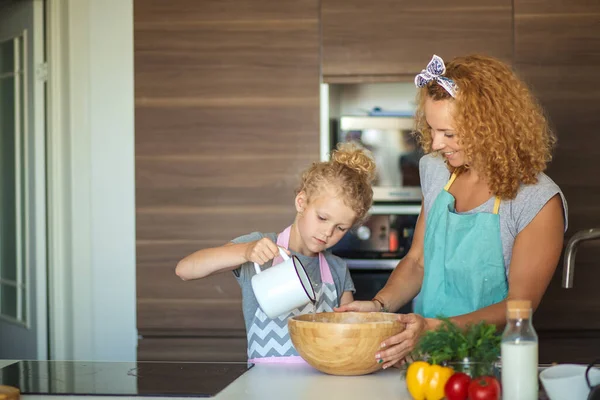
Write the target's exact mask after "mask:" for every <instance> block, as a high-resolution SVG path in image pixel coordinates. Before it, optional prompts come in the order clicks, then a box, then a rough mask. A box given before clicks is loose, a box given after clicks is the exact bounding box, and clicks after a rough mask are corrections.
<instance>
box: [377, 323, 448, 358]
mask: <svg viewBox="0 0 600 400" xmlns="http://www.w3.org/2000/svg"><path fill="white" fill-rule="evenodd" d="M398 321H400V322H402V323H404V324H405V329H404V330H403V331H402V332H400V333H399V334H397V335H395V336H392V337H390V338H389V339H386V340H384V341H383V342H382V343H381V350H380V351H379V352H378V353H377V354H375V358H376V359H377V361H378V362H379V363H383V369H386V368H388V367H391V366H393V365H395V364H397V363H398V364H402V361H403V360H404V358H405V357H406V356H408V355H409V354H410V352H411V351H413V349H414V348H415V346H416V345H417V343H418V342H419V338H420V337H421V335H422V334H423V333H424V332H425V331H426V330H429V329H434V327H435V326H437V325H438V324H439V322H440V321H439V320H436V319H431V318H423V317H422V316H420V315H418V314H398Z"/></svg>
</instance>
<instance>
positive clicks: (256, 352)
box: [247, 226, 338, 363]
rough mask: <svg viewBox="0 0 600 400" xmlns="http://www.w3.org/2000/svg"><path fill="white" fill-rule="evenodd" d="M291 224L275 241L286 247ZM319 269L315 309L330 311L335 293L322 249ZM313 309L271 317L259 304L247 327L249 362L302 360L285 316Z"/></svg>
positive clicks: (278, 261) (301, 309) (301, 361)
mask: <svg viewBox="0 0 600 400" xmlns="http://www.w3.org/2000/svg"><path fill="white" fill-rule="evenodd" d="M291 230H292V227H291V226H288V227H287V228H286V229H285V230H284V231H283V232H281V233H280V234H279V235H278V236H277V245H278V246H280V247H283V248H286V249H287V248H288V246H289V243H290V232H291ZM282 261H283V259H282V258H281V256H278V257H276V258H275V259H274V260H273V265H276V264H279V263H280V262H282ZM319 270H320V272H321V282H322V283H321V284H314V283H313V285H314V290H315V296H316V299H317V302H316V312H330V311H333V308H334V307H337V305H338V294H337V289H336V287H335V284H334V282H333V277H332V276H331V270H330V269H329V264H328V263H327V260H326V259H325V256H324V255H323V253H322V252H321V253H319ZM311 311H313V305H312V304H307V305H306V306H304V307H303V308H296V309H295V310H293V311H291V312H290V313H288V314H284V315H280V316H279V317H277V318H274V319H271V318H269V317H267V315H266V314H265V313H264V312H263V311H262V310H261V309H260V307H258V308H257V309H256V313H255V314H254V318H253V319H252V323H251V324H250V329H249V330H248V333H247V337H248V362H251V363H305V362H306V361H304V360H303V359H302V357H300V356H299V355H298V353H297V352H296V349H294V346H293V344H292V340H291V339H290V335H289V332H288V326H287V322H288V318H290V317H293V316H295V315H300V314H306V313H308V312H311Z"/></svg>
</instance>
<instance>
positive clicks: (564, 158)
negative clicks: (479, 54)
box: [514, 0, 600, 362]
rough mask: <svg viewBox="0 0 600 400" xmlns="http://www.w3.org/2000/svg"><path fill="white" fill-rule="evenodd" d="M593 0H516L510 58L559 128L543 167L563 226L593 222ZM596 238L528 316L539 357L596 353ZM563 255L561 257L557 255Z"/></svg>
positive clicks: (598, 222)
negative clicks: (558, 199) (559, 195)
mask: <svg viewBox="0 0 600 400" xmlns="http://www.w3.org/2000/svg"><path fill="white" fill-rule="evenodd" d="M599 50H600V3H597V2H589V1H586V0H574V1H570V2H568V3H565V2H563V1H560V0H516V1H515V60H514V63H515V66H516V68H517V69H518V71H519V72H520V74H521V75H522V76H523V77H525V79H526V80H527V81H528V82H529V84H530V85H531V86H532V87H533V89H534V91H535V92H536V94H537V95H538V97H539V99H540V101H541V103H542V105H543V106H544V108H545V110H546V111H547V114H548V116H549V118H550V121H551V123H552V126H553V128H554V131H555V132H556V134H557V135H558V145H557V148H556V151H555V155H554V159H553V161H552V163H551V165H550V168H549V170H548V175H550V177H552V178H553V179H554V180H555V182H556V183H557V184H558V185H559V186H560V187H561V189H562V190H563V192H564V194H565V197H566V198H567V201H568V205H569V229H568V231H567V235H566V239H568V238H569V237H571V236H572V235H573V234H574V233H575V232H577V231H579V230H582V229H588V228H597V227H600V179H598V178H597V172H598V171H600V164H599V163H598V157H597V153H598V147H600V136H599V135H598V134H597V128H596V127H598V126H600V113H599V112H598V104H599V103H600V83H599V82H600V81H598V80H597V79H595V75H596V74H597V71H599V70H600V51H599ZM598 260H600V241H596V242H587V243H584V244H583V245H581V246H580V248H579V250H578V252H577V257H576V263H575V280H574V288H573V289H563V288H562V287H561V278H562V264H560V265H559V267H558V269H557V271H556V274H555V276H554V279H553V280H552V282H551V284H550V287H549V288H548V291H547V292H546V295H545V297H544V299H543V301H542V304H541V305H540V307H539V309H538V311H537V312H536V314H535V316H534V324H535V326H536V328H537V329H538V331H539V333H540V357H544V359H543V360H542V361H546V362H552V361H561V362H564V361H576V362H588V361H591V360H592V359H593V358H594V357H595V356H596V357H597V356H598V355H599V354H600V347H599V346H600V303H599V302H598V296H597V293H598V282H600V263H599V262H598ZM561 262H562V261H561Z"/></svg>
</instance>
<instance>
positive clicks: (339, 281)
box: [232, 232, 356, 331]
mask: <svg viewBox="0 0 600 400" xmlns="http://www.w3.org/2000/svg"><path fill="white" fill-rule="evenodd" d="M264 237H268V238H269V239H271V240H272V241H273V242H274V243H277V234H276V233H261V232H252V233H249V234H247V235H243V236H240V237H237V238H235V239H233V240H232V242H233V243H248V242H253V241H255V240H260V239H262V238H264ZM291 253H292V255H295V256H296V257H298V259H299V260H300V262H301V263H302V265H303V266H304V268H305V269H306V273H307V274H308V277H309V278H310V281H311V282H312V283H313V285H317V284H320V283H322V281H321V269H320V266H319V256H315V257H309V256H305V255H303V254H300V253H296V252H295V251H292V252H291ZM324 255H325V259H326V260H327V264H329V269H330V270H331V277H332V278H333V283H334V284H335V288H336V290H337V297H338V299H337V300H338V301H337V304H338V305H339V304H340V300H341V298H342V294H344V292H347V291H350V292H352V293H354V292H355V291H356V290H355V288H354V282H352V278H351V277H350V271H349V270H348V268H347V266H346V262H345V261H344V260H342V259H341V258H340V257H337V256H335V255H333V254H332V253H331V252H330V251H325V252H324ZM271 265H272V261H269V262H267V263H265V264H264V265H262V266H261V269H263V270H264V269H267V268H270V267H271ZM233 274H234V275H235V278H236V279H237V281H238V283H239V284H240V287H241V288H242V309H243V312H244V321H245V323H246V331H249V330H250V323H251V321H252V318H253V317H254V314H255V313H256V310H257V309H258V307H259V305H258V302H257V301H256V297H255V296H254V291H253V290H252V284H251V280H252V277H253V276H254V275H255V274H256V271H255V270H254V264H253V263H251V262H247V263H244V264H242V265H241V266H240V267H239V268H236V269H234V270H233Z"/></svg>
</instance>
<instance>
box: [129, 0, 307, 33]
mask: <svg viewBox="0 0 600 400" xmlns="http://www.w3.org/2000/svg"><path fill="white" fill-rule="evenodd" d="M317 8H318V3H316V2H315V1H314V0H296V1H281V0H261V1H260V2H257V1H240V0H202V1H199V0H168V1H165V0H135V3H134V12H135V23H136V27H137V26H140V25H141V26H143V25H145V24H161V25H162V26H164V29H168V28H169V27H170V26H173V25H175V23H174V22H175V21H176V22H177V24H179V25H185V26H188V27H192V28H193V27H194V26H196V25H198V24H203V23H210V24H213V25H220V24H222V23H223V22H231V21H237V22H238V23H239V24H244V23H256V21H261V23H268V22H271V23H281V21H282V20H288V19H296V20H304V19H308V20H314V19H315V18H316V17H317V13H318V9H317Z"/></svg>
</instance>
